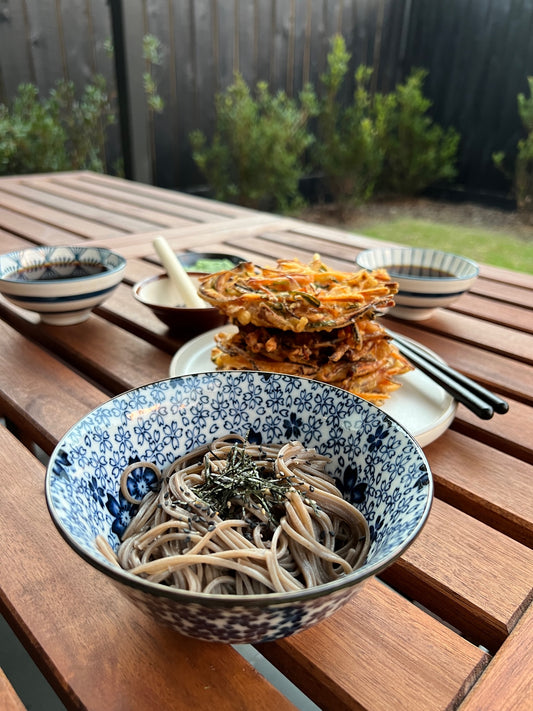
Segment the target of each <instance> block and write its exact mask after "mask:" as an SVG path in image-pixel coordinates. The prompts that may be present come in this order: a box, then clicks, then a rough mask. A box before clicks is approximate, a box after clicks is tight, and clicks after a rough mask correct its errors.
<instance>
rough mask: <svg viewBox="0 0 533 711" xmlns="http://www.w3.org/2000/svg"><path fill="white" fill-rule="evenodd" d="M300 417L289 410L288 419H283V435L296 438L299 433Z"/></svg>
mask: <svg viewBox="0 0 533 711" xmlns="http://www.w3.org/2000/svg"><path fill="white" fill-rule="evenodd" d="M301 426H302V418H301V417H298V415H297V414H296V413H295V412H291V414H290V415H289V417H288V419H285V420H283V427H285V437H286V438H287V439H291V440H292V439H298V438H299V437H300V434H301V429H300V428H301Z"/></svg>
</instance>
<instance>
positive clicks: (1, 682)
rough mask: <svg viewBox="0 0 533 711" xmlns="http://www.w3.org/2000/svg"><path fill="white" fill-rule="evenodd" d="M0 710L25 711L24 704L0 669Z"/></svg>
mask: <svg viewBox="0 0 533 711" xmlns="http://www.w3.org/2000/svg"><path fill="white" fill-rule="evenodd" d="M0 708H1V709H2V711H25V707H24V704H23V703H22V701H21V700H20V699H19V697H18V695H17V692H16V691H15V689H14V688H13V687H12V686H11V683H10V682H9V679H8V678H7V676H6V675H5V674H4V672H3V670H2V669H0Z"/></svg>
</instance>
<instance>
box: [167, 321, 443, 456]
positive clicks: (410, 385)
mask: <svg viewBox="0 0 533 711" xmlns="http://www.w3.org/2000/svg"><path fill="white" fill-rule="evenodd" d="M222 330H224V331H229V332H235V331H236V330H237V329H236V327H235V326H225V327H224V329H220V328H216V329H213V330H212V331H206V333H202V335H200V336H197V337H196V338H193V339H192V340H190V341H188V342H187V343H186V344H185V345H184V346H182V347H181V348H180V349H179V351H177V353H176V354H175V355H174V357H173V358H172V361H171V363H170V375H171V376H172V377H173V376H176V375H191V374H192V373H207V372H210V371H213V370H215V366H214V364H213V362H212V361H211V350H212V349H213V346H214V336H215V334H216V333H220V332H221V331H222ZM418 346H419V347H423V346H420V344H418ZM425 350H427V351H428V353H431V355H432V356H433V357H435V358H438V356H437V355H436V354H435V353H433V351H430V350H429V349H428V348H426V349H425ZM400 377H401V383H402V387H401V388H400V389H399V390H396V392H394V393H392V395H391V396H390V398H389V399H388V400H387V402H386V403H385V405H383V407H382V410H384V411H385V412H386V413H387V414H388V415H390V416H391V417H393V418H394V419H395V420H396V421H397V422H399V423H400V424H401V425H403V427H405V429H406V430H407V431H408V432H409V433H410V434H411V435H413V437H415V438H416V440H417V442H418V443H419V444H420V446H421V447H425V446H426V445H427V444H429V443H430V442H433V441H434V440H436V439H437V437H440V435H441V434H442V433H443V432H445V431H446V430H447V429H448V427H449V426H450V424H451V422H452V420H453V418H454V417H455V411H456V409H457V403H456V401H455V400H454V399H453V397H452V396H451V395H448V393H447V392H445V391H444V390H443V389H442V388H441V387H440V386H439V385H437V384H436V383H434V382H433V381H432V380H431V378H428V376H427V375H425V374H424V373H422V372H421V371H420V370H417V369H415V370H413V371H412V372H410V373H406V374H405V375H402V376H400Z"/></svg>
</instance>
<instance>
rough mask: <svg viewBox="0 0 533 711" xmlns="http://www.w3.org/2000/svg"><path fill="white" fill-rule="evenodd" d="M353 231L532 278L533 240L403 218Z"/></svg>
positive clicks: (497, 232) (503, 233) (478, 229)
mask: <svg viewBox="0 0 533 711" xmlns="http://www.w3.org/2000/svg"><path fill="white" fill-rule="evenodd" d="M354 231H357V232H359V233H361V234H365V235H368V236H369V237H375V238H376V239H383V240H387V241H390V242H399V243H400V244H405V245H408V246H412V247H432V248H434V249H442V250H444V251H446V252H454V253H455V254H461V255H463V256H465V257H470V258H471V259H473V260H475V261H477V262H485V263H486V264H492V265H493V266H497V267H504V268H506V269H514V270H516V271H519V272H527V273H528V274H533V239H531V240H528V239H521V238H520V237H516V236H514V235H509V234H506V233H505V232H499V231H496V230H487V229H482V228H478V227H466V226H464V225H456V224H446V223H436V222H430V221H426V220H421V219H404V218H401V219H397V220H392V221H387V222H375V223H369V224H368V225H365V226H364V228H361V227H359V228H358V229H357V230H354Z"/></svg>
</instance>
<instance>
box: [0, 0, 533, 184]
mask: <svg viewBox="0 0 533 711" xmlns="http://www.w3.org/2000/svg"><path fill="white" fill-rule="evenodd" d="M338 32H340V33H342V34H343V36H344V37H345V39H346V43H347V46H348V48H349V50H350V51H351V53H352V62H351V69H352V70H355V68H356V67H357V66H358V65H359V64H366V65H368V66H371V67H373V68H374V88H375V89H377V90H381V91H388V90H391V89H392V88H393V87H394V86H395V84H396V83H397V82H398V81H401V80H403V79H404V78H405V77H406V76H407V74H408V73H409V71H410V69H411V68H412V67H425V68H426V69H427V70H428V71H429V76H428V79H427V82H426V85H425V93H426V95H427V96H428V97H429V98H430V99H431V100H432V101H433V110H432V113H433V117H434V118H435V120H436V121H438V122H439V123H441V124H443V125H446V126H448V125H453V126H455V127H456V128H457V129H458V130H459V132H460V133H461V135H462V143H461V157H460V175H459V179H458V183H459V184H460V185H461V186H463V187H464V188H465V190H466V191H467V193H468V194H469V195H471V194H473V193H476V192H477V193H479V192H481V191H506V190H508V188H509V183H508V182H506V181H505V179H504V178H503V176H501V174H500V173H499V172H498V171H497V170H496V169H495V168H494V167H493V165H492V158H491V155H492V153H493V152H494V151H495V150H505V151H507V152H510V153H512V152H513V150H514V148H515V146H516V142H517V140H518V138H519V137H520V136H521V135H522V131H521V126H520V121H519V118H518V114H517V108H516V97H517V94H518V92H520V91H526V89H527V76H528V75H532V74H533V0H446V2H437V1H436V0H338V1H333V0H0V101H1V102H3V103H8V102H9V101H10V99H11V98H12V97H13V96H14V94H15V92H16V88H17V86H18V84H20V83H21V82H25V81H26V82H27V81H30V82H33V83H35V84H36V85H37V86H38V87H39V89H40V91H41V93H42V94H46V93H47V92H48V91H49V90H50V88H51V87H52V86H53V84H54V82H55V81H56V80H57V79H59V78H69V79H72V80H73V81H74V82H75V83H76V85H77V86H78V87H79V88H80V89H81V88H82V87H83V86H84V84H85V83H87V82H88V81H89V80H90V78H91V76H92V75H93V74H94V73H96V72H99V73H101V74H103V75H104V76H105V77H106V79H107V81H108V85H109V86H110V88H111V90H112V91H113V92H114V93H115V94H116V96H117V102H119V103H121V106H122V108H123V112H122V118H123V121H122V124H121V126H122V138H123V140H124V142H125V144H126V165H127V168H128V170H129V171H130V173H131V175H132V177H136V178H137V179H140V180H145V181H147V182H151V181H153V182H155V183H156V184H159V185H163V186H166V187H175V188H180V189H184V188H191V187H193V186H194V185H196V184H198V183H199V182H200V181H201V177H200V176H199V175H198V173H197V171H196V169H195V167H194V163H193V161H192V157H191V152H190V146H189V140H188V136H189V133H190V131H192V130H193V129H195V128H199V129H201V130H203V131H204V132H206V133H207V134H210V132H211V131H212V129H213V125H214V95H215V94H216V92H217V91H221V90H223V89H224V88H226V87H227V86H228V85H229V84H230V83H231V82H232V80H233V76H234V72H235V71H237V70H238V71H240V72H241V73H242V74H243V76H244V78H245V79H246V81H247V82H248V84H249V85H250V86H253V85H255V83H256V82H257V81H258V80H260V79H264V80H266V81H268V82H269V84H270V86H271V88H272V89H284V90H285V91H287V93H288V94H290V95H296V94H297V93H298V92H299V91H300V89H301V88H302V86H303V85H304V84H305V82H307V81H310V82H312V83H313V84H314V85H315V86H316V87H317V88H319V84H320V82H319V77H320V74H321V73H322V72H323V71H324V69H325V66H326V56H327V53H328V50H329V46H330V45H329V42H330V39H331V37H332V36H333V35H334V34H335V33H338ZM147 34H152V35H154V36H156V37H157V38H158V39H159V40H160V42H161V45H162V55H163V56H162V62H161V64H160V65H159V66H152V73H153V76H154V79H155V80H156V83H157V86H158V91H159V94H160V95H161V97H162V98H163V100H164V102H165V109H164V111H163V113H162V114H157V115H152V114H151V113H150V112H149V110H148V107H147V104H146V100H145V96H144V92H143V84H142V74H143V72H144V71H146V70H147V68H148V67H147V65H146V62H145V60H144V59H143V56H142V41H143V36H145V35H147ZM110 42H112V43H113V44H114V46H115V60H116V67H115V64H114V59H113V57H111V56H110V55H109V53H108V52H107V51H106V44H107V43H110ZM115 69H117V70H118V71H117V73H115ZM115 76H116V77H118V80H119V81H118V82H116V80H115ZM350 91H351V88H350V87H348V88H347V89H346V97H348V95H349V93H350ZM120 135H121V133H120V132H119V131H118V129H117V130H115V131H114V132H113V133H112V135H111V145H110V155H111V156H113V155H115V154H116V155H118V154H119V153H120V146H119V142H120Z"/></svg>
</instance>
